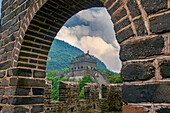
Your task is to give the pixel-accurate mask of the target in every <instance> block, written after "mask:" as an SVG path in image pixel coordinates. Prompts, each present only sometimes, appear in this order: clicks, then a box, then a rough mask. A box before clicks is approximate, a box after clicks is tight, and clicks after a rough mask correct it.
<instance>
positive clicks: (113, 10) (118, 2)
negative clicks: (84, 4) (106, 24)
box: [108, 0, 121, 15]
mask: <svg viewBox="0 0 170 113" xmlns="http://www.w3.org/2000/svg"><path fill="white" fill-rule="evenodd" d="M120 6H121V1H120V0H118V1H117V2H116V4H115V5H114V6H113V7H112V8H111V9H110V10H108V12H109V14H110V15H112V14H113V13H114V12H115V11H116V10H117V9H118V8H119V7H120Z"/></svg>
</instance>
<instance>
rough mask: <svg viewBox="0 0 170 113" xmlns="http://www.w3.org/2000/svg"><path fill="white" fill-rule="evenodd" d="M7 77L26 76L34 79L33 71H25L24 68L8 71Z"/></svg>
mask: <svg viewBox="0 0 170 113" xmlns="http://www.w3.org/2000/svg"><path fill="white" fill-rule="evenodd" d="M7 76H8V77H11V76H25V77H32V71H31V69H23V68H14V69H9V70H8V71H7Z"/></svg>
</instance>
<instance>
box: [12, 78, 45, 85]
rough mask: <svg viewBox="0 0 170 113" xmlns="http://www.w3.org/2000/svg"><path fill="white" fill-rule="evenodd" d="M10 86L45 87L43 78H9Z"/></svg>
mask: <svg viewBox="0 0 170 113" xmlns="http://www.w3.org/2000/svg"><path fill="white" fill-rule="evenodd" d="M10 86H32V87H45V80H35V79H24V78H10Z"/></svg>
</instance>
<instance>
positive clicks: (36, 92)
mask: <svg viewBox="0 0 170 113" xmlns="http://www.w3.org/2000/svg"><path fill="white" fill-rule="evenodd" d="M32 92H33V95H44V89H40V88H33V89H32Z"/></svg>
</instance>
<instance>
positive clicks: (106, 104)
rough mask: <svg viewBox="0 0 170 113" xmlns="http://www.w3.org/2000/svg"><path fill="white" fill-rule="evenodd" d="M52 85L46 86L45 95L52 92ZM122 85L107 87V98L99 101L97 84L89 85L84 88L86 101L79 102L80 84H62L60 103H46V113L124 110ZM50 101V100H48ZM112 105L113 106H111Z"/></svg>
mask: <svg viewBox="0 0 170 113" xmlns="http://www.w3.org/2000/svg"><path fill="white" fill-rule="evenodd" d="M49 86H50V87H51V85H49V84H46V88H45V89H48V90H45V95H49V94H50V93H49V92H51V89H50V87H49ZM121 86H122V85H121V84H120V85H116V84H115V85H105V86H104V87H105V88H106V90H105V89H104V90H105V91H106V92H107V94H106V95H107V97H106V98H103V99H99V91H98V85H97V84H96V83H87V84H85V86H84V100H78V93H79V90H78V89H79V88H78V83H75V82H63V81H61V82H60V86H59V87H60V88H59V92H60V93H59V101H53V102H51V101H50V100H49V101H48V102H47V103H45V112H46V113H56V112H57V113H63V112H74V113H101V112H102V113H103V112H113V111H121V110H122V104H121V103H122V101H121ZM48 99H49V98H48ZM111 103H112V104H111Z"/></svg>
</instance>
